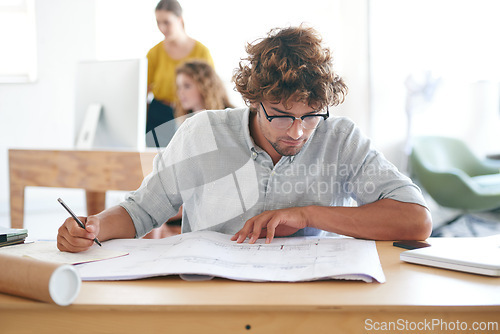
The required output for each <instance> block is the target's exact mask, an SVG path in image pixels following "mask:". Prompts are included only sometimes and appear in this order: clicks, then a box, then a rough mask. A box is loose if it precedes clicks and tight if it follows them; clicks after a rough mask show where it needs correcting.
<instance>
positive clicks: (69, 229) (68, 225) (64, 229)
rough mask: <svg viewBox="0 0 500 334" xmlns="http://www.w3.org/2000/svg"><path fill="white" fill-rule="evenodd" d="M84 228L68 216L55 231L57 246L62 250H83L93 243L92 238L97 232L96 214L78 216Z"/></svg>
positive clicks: (98, 222)
mask: <svg viewBox="0 0 500 334" xmlns="http://www.w3.org/2000/svg"><path fill="white" fill-rule="evenodd" d="M78 218H79V219H80V220H81V221H82V223H83V224H85V229H83V228H81V227H80V226H79V225H78V224H77V223H76V221H75V220H74V219H73V218H72V217H69V218H68V219H66V220H65V221H64V223H63V224H62V225H61V227H60V228H59V230H58V233H57V248H59V250H60V251H63V252H71V253H77V252H83V251H85V250H87V249H89V248H90V247H92V245H93V244H94V238H96V237H97V235H98V234H99V229H100V223H101V221H100V219H99V218H98V217H96V216H89V217H78Z"/></svg>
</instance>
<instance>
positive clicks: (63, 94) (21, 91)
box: [0, 0, 369, 215]
mask: <svg viewBox="0 0 500 334" xmlns="http://www.w3.org/2000/svg"><path fill="white" fill-rule="evenodd" d="M366 2H367V0H331V1H324V0H309V1H308V2H304V1H298V0H289V1H287V2H286V3H283V2H281V1H268V0H254V1H251V2H241V1H234V0H213V1H200V0H181V4H182V6H183V8H184V16H185V20H186V29H187V31H188V33H189V34H190V35H191V36H192V37H194V38H195V39H198V40H200V41H201V42H202V43H204V44H205V45H207V46H208V47H209V49H210V50H211V52H212V55H213V57H214V61H215V65H216V70H217V72H218V73H219V75H220V76H221V78H222V79H223V81H224V82H225V83H226V87H227V89H228V92H230V93H231V99H232V101H233V103H234V104H236V105H241V104H242V102H241V99H240V98H239V96H238V94H237V93H235V92H233V88H232V84H231V76H232V72H233V69H234V68H235V67H236V66H237V64H238V61H239V59H240V57H242V56H244V54H245V53H244V47H245V44H246V43H247V42H252V41H253V40H255V39H256V38H258V37H263V36H264V35H265V34H266V33H267V32H268V31H269V30H270V29H271V28H273V27H278V26H290V25H298V24H300V23H302V22H305V23H306V24H308V25H310V26H313V27H315V28H316V29H317V30H318V31H319V32H320V33H321V34H322V36H323V38H324V41H325V44H327V45H328V46H329V47H330V48H331V49H332V51H333V54H334V57H335V59H336V65H337V68H338V71H339V73H340V74H341V75H342V76H343V77H344V78H345V79H346V81H347V83H348V85H349V87H350V90H349V94H348V97H347V100H346V102H345V104H344V105H343V106H341V107H339V108H337V109H336V110H333V112H334V113H335V114H341V115H347V116H349V117H351V118H352V119H354V120H355V121H356V122H358V123H359V124H360V125H361V127H362V129H363V130H365V132H368V129H369V122H368V120H369V117H368V116H369V109H368V106H369V101H368V89H367V88H368V67H367V66H368V65H367V64H368V62H367V58H366V57H367V46H366V31H367V28H366V27H367V26H366ZM156 3H157V1H156V0H36V3H35V6H36V20H37V23H36V25H37V34H38V35H37V47H38V70H39V73H38V81H37V82H36V83H33V84H16V85H0V136H1V137H0V215H1V213H2V212H3V213H7V212H8V198H9V197H8V168H7V149H8V148H71V147H72V146H73V143H74V136H75V134H74V132H73V128H74V126H73V108H74V86H73V85H74V75H75V67H76V63H77V62H78V61H80V60H89V59H99V60H107V59H126V58H138V57H144V56H145V54H146V52H147V51H148V50H149V48H150V47H152V46H153V45H154V44H156V43H158V42H159V41H160V40H161V39H162V35H161V34H160V33H159V32H158V29H157V27H156V23H155V18H154V7H155V5H156Z"/></svg>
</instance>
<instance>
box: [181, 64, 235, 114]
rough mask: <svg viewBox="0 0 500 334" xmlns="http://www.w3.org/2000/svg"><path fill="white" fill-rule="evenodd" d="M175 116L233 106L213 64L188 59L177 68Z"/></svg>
mask: <svg viewBox="0 0 500 334" xmlns="http://www.w3.org/2000/svg"><path fill="white" fill-rule="evenodd" d="M176 84H177V98H178V102H177V103H176V108H175V117H176V118H177V117H181V116H184V115H188V114H191V113H194V112H198V111H201V110H219V109H225V108H232V107H233V106H232V104H231V103H230V102H229V98H228V96H227V93H226V89H225V87H224V84H223V83H222V80H221V79H220V78H219V76H218V75H217V73H215V70H214V69H213V67H212V66H210V65H209V64H208V63H206V62H204V61H201V60H192V61H187V62H185V63H184V64H182V65H181V66H179V67H178V68H177V70H176Z"/></svg>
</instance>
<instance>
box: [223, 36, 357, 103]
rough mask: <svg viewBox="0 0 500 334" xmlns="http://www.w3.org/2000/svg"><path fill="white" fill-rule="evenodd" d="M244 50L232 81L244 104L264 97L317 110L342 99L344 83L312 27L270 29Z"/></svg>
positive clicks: (345, 89) (344, 88)
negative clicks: (244, 52)
mask: <svg viewBox="0 0 500 334" xmlns="http://www.w3.org/2000/svg"><path fill="white" fill-rule="evenodd" d="M246 51H247V53H248V57H247V58H243V59H242V61H241V62H240V64H239V68H237V69H236V70H235V72H234V75H233V81H234V83H235V85H236V90H237V91H238V92H239V93H240V94H241V95H242V97H243V99H244V100H245V102H246V103H247V105H253V104H255V103H258V102H261V101H263V100H266V101H269V102H271V103H280V102H282V103H283V105H284V106H285V108H291V106H290V102H292V103H293V102H303V103H305V104H307V105H309V106H310V107H312V108H314V109H317V110H321V109H323V108H325V107H327V106H333V105H338V104H340V103H342V102H343V101H344V98H345V95H346V94H347V86H346V85H345V83H344V81H343V80H342V78H340V77H339V76H338V75H337V74H336V73H335V72H334V71H333V64H332V56H331V53H330V50H329V49H328V48H325V47H323V46H322V40H321V37H320V36H319V34H318V33H317V32H316V30H314V29H313V28H309V27H304V26H300V27H290V28H283V29H279V28H276V29H273V30H271V31H270V32H269V33H268V36H267V37H266V38H262V39H259V40H257V41H255V42H254V44H250V43H249V44H248V45H247V47H246Z"/></svg>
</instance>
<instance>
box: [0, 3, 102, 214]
mask: <svg viewBox="0 0 500 334" xmlns="http://www.w3.org/2000/svg"><path fill="white" fill-rule="evenodd" d="M35 6H36V9H35V10H36V27H37V47H38V80H37V81H36V82H35V83H32V84H1V85H0V213H1V212H4V213H5V212H8V205H9V204H8V199H9V195H8V161H7V149H8V148H69V147H71V146H72V145H73V138H74V135H73V127H72V118H73V96H74V93H73V80H74V72H75V62H76V61H77V60H78V59H80V58H82V57H86V58H93V57H95V42H94V26H95V24H94V9H95V7H94V6H95V4H94V1H89V0H70V1H68V0H38V1H36V3H35ZM11 33H15V32H11ZM2 52H3V51H2Z"/></svg>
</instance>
